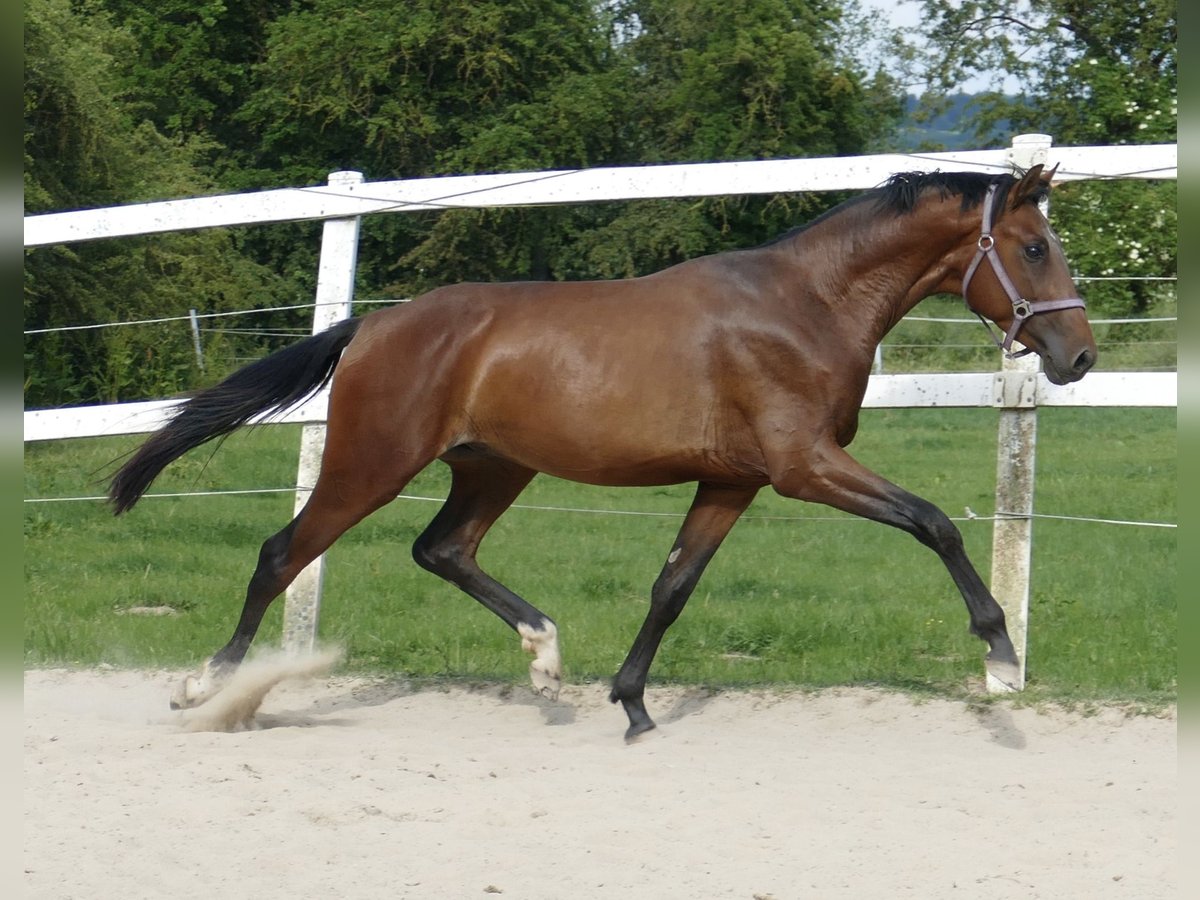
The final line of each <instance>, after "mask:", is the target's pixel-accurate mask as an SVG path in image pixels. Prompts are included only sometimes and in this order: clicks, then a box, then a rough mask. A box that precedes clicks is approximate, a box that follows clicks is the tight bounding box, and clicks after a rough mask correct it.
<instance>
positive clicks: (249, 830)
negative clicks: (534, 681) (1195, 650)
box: [24, 669, 1178, 900]
mask: <svg viewBox="0 0 1200 900" xmlns="http://www.w3.org/2000/svg"><path fill="white" fill-rule="evenodd" d="M181 674H182V673H176V672H132V671H113V670H109V671H67V670H57V669H55V670H36V671H28V672H26V673H25V676H24V731H25V741H24V803H25V808H24V869H25V874H24V886H25V890H26V896H27V897H29V898H53V900H68V898H79V900H84V898H86V900H104V898H110V897H111V898H118V897H119V898H122V900H133V898H155V900H158V898H168V897H169V898H192V897H196V898H206V900H211V898H212V897H233V898H241V897H254V898H256V900H271V898H288V900H297V898H315V897H330V898H372V900H373V898H410V897H411V898H438V900H440V898H450V900H456V898H485V897H489V896H494V895H502V896H503V897H505V898H522V900H523V898H530V900H535V898H537V900H540V898H547V900H567V898H570V900H592V898H634V900H640V898H647V900H663V898H688V900H692V898H724V897H735V898H743V900H754V898H759V900H762V898H774V900H790V898H820V900H825V898H864V900H875V898H883V897H889V898H893V897H901V898H903V897H912V898H922V900H940V898H970V900H989V898H1004V900H1011V898H1020V900H1035V898H1045V900H1072V898H1081V900H1082V898H1088V900H1103V898H1110V897H1113V898H1115V897H1121V898H1131V900H1156V898H1167V897H1174V896H1175V895H1176V877H1175V874H1176V873H1175V864H1176V852H1177V827H1176V826H1177V816H1178V809H1177V806H1178V790H1177V764H1176V759H1177V757H1176V718H1175V716H1174V715H1173V714H1171V715H1164V716H1161V717H1145V716H1141V717H1130V716H1126V715H1125V714H1123V713H1121V712H1119V711H1113V710H1106V711H1101V712H1099V713H1098V714H1095V715H1091V716H1084V715H1081V714H1078V713H1066V712H1063V711H1061V710H1055V711H1046V710H1042V711H1038V710H1033V709H1021V708H1013V707H1011V706H1009V705H999V706H993V707H989V708H986V709H977V708H973V707H971V706H969V705H967V704H964V703H961V702H950V701H927V702H915V701H913V700H912V699H909V698H906V697H904V696H900V695H896V694H890V693H885V692H875V691H868V690H837V691H828V692H822V693H818V694H802V693H771V692H723V693H709V692H705V691H699V690H685V689H680V688H652V689H651V690H650V691H649V692H648V694H647V699H648V705H649V706H650V709H651V712H652V714H653V715H655V717H656V719H657V721H658V723H659V726H660V727H659V729H658V730H657V731H655V732H651V733H650V734H649V735H648V736H647V737H646V738H645V739H643V740H641V741H639V742H636V743H634V744H632V745H628V746H627V745H626V744H625V743H624V742H623V740H622V733H623V730H624V727H625V718H624V715H623V713H622V712H621V710H620V708H619V707H613V706H611V705H610V704H609V703H608V702H607V701H606V698H605V687H604V686H602V685H574V686H572V685H568V686H566V687H564V689H563V692H562V695H561V697H560V699H559V700H558V701H557V702H549V701H545V700H542V699H540V698H536V697H534V696H533V695H532V692H530V691H526V690H522V689H511V688H500V687H495V686H479V687H474V688H472V687H469V686H442V687H436V688H430V687H422V688H414V687H412V686H409V685H405V684H402V683H396V682H384V681H374V680H364V679H354V678H348V677H337V676H335V677H325V678H319V679H316V680H312V681H306V682H303V683H286V684H284V685H281V686H280V687H278V688H277V689H276V690H275V691H273V692H272V693H271V694H270V695H269V696H268V697H267V699H266V702H265V703H264V705H263V707H262V708H261V710H260V711H259V714H258V716H257V719H256V725H257V727H256V728H255V729H254V730H250V731H241V732H237V733H211V732H202V733H190V732H187V731H185V730H184V729H183V728H181V726H180V720H179V718H178V714H176V713H171V712H170V710H169V709H168V708H167V698H168V696H169V694H170V691H171V688H172V686H173V684H174V682H175V681H176V679H177V678H178V677H179V676H180V675H181Z"/></svg>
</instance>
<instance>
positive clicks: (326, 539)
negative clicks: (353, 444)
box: [171, 470, 408, 709]
mask: <svg viewBox="0 0 1200 900" xmlns="http://www.w3.org/2000/svg"><path fill="white" fill-rule="evenodd" d="M407 480H408V479H407V478H404V479H400V480H399V482H398V483H399V487H396V488H395V489H394V490H392V489H389V490H387V491H380V489H379V484H378V482H374V483H373V481H372V479H370V478H368V477H367V476H366V474H365V471H364V470H359V471H358V472H356V473H353V474H351V473H349V472H339V473H338V474H336V475H327V474H325V472H322V474H321V477H320V478H318V479H317V483H316V485H315V486H314V487H313V492H312V495H311V496H310V497H309V499H308V503H307V504H305V506H304V509H302V510H301V511H300V513H299V514H298V515H297V516H296V518H294V519H293V520H292V521H291V522H290V523H289V524H288V525H287V527H286V528H284V529H283V530H282V531H280V532H278V533H277V534H275V535H273V536H272V537H270V538H268V539H267V540H266V542H265V543H263V545H262V550H261V551H260V552H259V555H258V565H257V567H256V568H255V570H254V575H253V576H251V578H250V583H249V585H248V586H247V588H246V601H245V604H244V605H243V606H242V614H241V617H240V618H239V619H238V623H237V627H236V628H235V629H234V632H233V637H231V638H230V640H229V642H228V643H227V644H226V645H225V646H224V647H222V648H221V649H220V650H218V651H217V652H216V653H215V654H213V656H212V657H211V658H210V659H209V660H208V661H207V662H205V663H204V665H203V666H202V667H201V669H200V671H199V672H198V673H197V674H195V675H189V676H187V677H186V678H184V679H183V681H182V682H181V683H180V684H178V685H177V686H176V688H175V691H174V693H173V694H172V695H171V708H172V709H187V708H190V707H194V706H199V705H200V704H201V703H203V702H204V701H206V700H208V699H209V698H210V697H212V696H213V695H214V694H215V693H216V692H217V691H219V690H220V689H221V687H222V686H223V684H224V682H225V681H227V680H228V678H229V676H230V675H232V674H233V672H234V671H235V670H236V669H237V667H238V666H239V665H240V664H241V662H242V660H243V658H245V656H246V651H247V650H249V649H250V643H251V641H253V640H254V636H255V634H257V633H258V627H259V625H260V624H261V623H262V620H263V616H264V615H265V614H266V611H267V608H268V607H269V606H270V605H271V601H272V600H274V599H275V598H276V597H277V596H279V594H281V593H283V591H284V590H285V589H286V588H287V586H288V585H289V584H291V583H292V581H293V580H294V579H295V578H296V576H297V575H299V574H300V571H301V570H302V569H303V568H304V567H305V566H307V565H308V564H309V563H310V562H312V561H313V560H314V559H316V558H317V557H318V556H320V555H321V554H322V553H324V552H325V551H326V550H328V549H329V547H330V546H331V545H332V544H333V542H334V541H336V540H337V539H338V538H339V537H340V536H341V535H342V534H343V533H344V532H345V531H346V530H347V529H348V528H350V527H351V526H352V525H354V524H355V523H356V522H358V521H360V520H361V519H362V518H364V517H365V516H367V515H369V514H370V513H372V512H374V511H375V510H376V509H379V507H381V506H383V505H385V504H386V503H388V502H390V501H391V500H393V499H394V498H395V496H396V494H397V493H399V491H400V490H401V489H402V488H403V486H404V483H406V482H407ZM390 483H392V484H395V483H397V482H395V481H392V482H390Z"/></svg>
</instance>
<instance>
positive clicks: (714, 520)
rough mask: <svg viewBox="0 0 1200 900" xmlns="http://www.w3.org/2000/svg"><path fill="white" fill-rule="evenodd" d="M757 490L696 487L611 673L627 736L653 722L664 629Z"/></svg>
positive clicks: (672, 619) (635, 733) (665, 629)
mask: <svg viewBox="0 0 1200 900" xmlns="http://www.w3.org/2000/svg"><path fill="white" fill-rule="evenodd" d="M756 493H758V488H757V487H754V488H730V487H718V486H715V485H710V484H701V485H700V486H699V488H698V489H697V491H696V497H695V499H694V500H693V501H692V506H691V509H689V510H688V514H687V517H686V518H685V519H684V521H683V527H682V528H680V530H679V536H678V537H677V538H676V539H675V544H674V547H673V548H672V550H671V553H670V555H668V556H667V562H666V565H664V566H663V569H662V572H661V573H660V574H659V576H658V580H657V581H655V582H654V588H653V590H652V591H651V592H650V612H649V613H647V615H646V621H645V622H644V623H643V624H642V628H641V630H640V631H639V632H638V635H637V638H636V639H635V640H634V642H633V647H632V648H631V649H630V651H629V655H628V656H627V657H626V658H625V662H624V664H623V665H622V666H621V670H620V671H619V672H618V673H617V675H616V677H615V678H614V679H613V687H612V693H611V694H610V696H609V699H610V700H612V702H613V703H616V702H617V701H620V703H621V705H622V706H623V707H624V708H625V714H626V715H627V716H628V717H629V728H628V730H627V731H626V732H625V740H627V741H631V740H633V739H634V738H636V737H637V736H638V735H639V734H642V733H643V732H646V731H649V730H650V729H652V728H654V720H653V719H651V718H650V715H649V713H647V712H646V704H645V701H644V699H643V696H644V694H645V691H646V678H647V676H648V674H649V672H650V664H651V663H652V662H653V661H654V655H655V653H656V652H657V651H658V646H659V644H660V643H661V642H662V639H663V635H664V634H666V632H667V629H668V628H669V627H670V626H671V623H672V622H674V621H675V620H676V619H677V618H679V614H680V613H681V612H682V611H683V607H684V604H686V603H687V600H688V597H690V596H691V595H692V591H693V590H694V589H695V587H696V583H697V582H698V581H699V580H700V576H701V575H702V574H703V573H704V569H705V567H706V566H707V565H708V562H709V560H711V559H712V558H713V555H714V554H715V553H716V552H717V548H718V547H719V546H720V545H721V541H723V540H724V539H725V536H726V535H727V534H728V533H729V529H730V528H732V527H733V523H734V522H736V521H737V519H738V517H739V516H740V515H741V514H742V513H743V512H744V511H745V509H746V507H747V506H749V505H750V501H751V500H753V499H754V495H755V494H756Z"/></svg>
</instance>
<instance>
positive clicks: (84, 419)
mask: <svg viewBox="0 0 1200 900" xmlns="http://www.w3.org/2000/svg"><path fill="white" fill-rule="evenodd" d="M1177 158H1178V150H1177V145H1175V144H1155V145H1148V146H1126V147H1054V148H1052V146H1051V141H1050V138H1049V136H1047V135H1040V134H1034V135H1019V136H1017V137H1016V138H1014V140H1013V144H1012V146H1011V147H1008V148H1003V149H995V150H972V151H963V152H954V153H925V154H881V155H874V156H860V157H837V158H824V159H786V160H764V161H752V162H731V163H702V164H691V165H658V166H630V167H620V168H596V169H571V170H562V171H549V172H524V173H506V174H499V175H467V176H452V177H443V178H418V179H406V180H403V181H381V182H365V181H363V180H362V176H361V175H360V174H359V173H357V172H335V173H333V174H332V175H331V176H330V178H329V184H328V185H317V186H312V187H304V188H287V189H283V190H270V191H261V192H257V193H249V194H232V195H225V196H218V197H199V198H191V199H184V200H169V201H163V202H157V203H141V204H131V205H127V206H120V207H112V208H108V209H96V210H80V211H75V212H60V213H49V214H44V215H37V216H27V217H26V218H25V246H26V247H40V246H47V245H51V244H60V243H69V242H74V241H88V240H99V239H103V238H117V237H123V236H132V235H139V234H153V233H160V232H166V231H183V230H189V229H196V228H215V227H224V226H233V225H252V224H266V223H272V222H293V221H305V220H310V221H311V220H325V221H326V226H325V232H324V235H323V239H322V248H321V262H320V271H319V273H318V284H317V306H316V307H315V313H314V321H313V329H314V331H319V330H322V329H324V328H326V327H328V326H329V325H331V324H333V322H335V321H337V320H338V319H340V318H344V317H346V316H349V315H350V302H351V299H352V292H353V283H354V269H355V263H356V250H357V243H358V223H359V221H360V219H361V217H362V216H364V215H373V214H380V213H397V212H414V211H421V210H438V209H456V208H467V207H500V206H532V205H546V204H568V203H587V202H596V201H612V200H632V199H647V198H665V197H702V196H722V195H724V196H728V195H737V194H777V193H785V192H792V191H836V190H865V189H869V188H872V187H876V186H877V185H879V184H881V183H882V182H883V181H885V180H886V179H887V178H888V177H889V176H891V175H893V174H895V173H896V172H904V171H911V170H914V169H923V170H929V169H942V170H947V169H955V170H966V171H981V172H999V171H1011V169H1012V168H1013V166H1019V167H1021V168H1028V167H1030V166H1032V165H1034V164H1036V163H1038V162H1043V163H1046V164H1048V165H1051V166H1055V165H1056V166H1057V167H1058V169H1057V173H1056V175H1055V179H1056V181H1077V180H1086V179H1127V178H1135V179H1174V178H1176V177H1177V165H1178V163H1177ZM1030 363H1032V364H1033V366H1034V368H1029V367H1028V366H1029V364H1030ZM173 403H174V401H169V400H153V401H148V402H142V403H118V404H110V405H104V406H88V407H76V408H69V409H53V410H26V411H25V414H24V430H25V434H24V439H25V441H26V442H29V441H50V440H60V439H64V438H74V437H92V436H103V435H118V434H136V433H143V432H149V431H154V430H156V429H157V428H159V427H161V426H162V425H163V424H164V423H165V422H166V420H167V418H168V413H169V410H170V408H171V407H172V406H173ZM326 404H327V394H326V393H324V392H322V393H320V394H318V395H317V396H315V397H313V398H311V399H310V400H309V401H307V402H306V403H304V404H302V405H300V406H297V407H295V408H293V409H292V410H289V411H288V412H286V413H285V414H284V415H282V416H278V417H275V418H273V419H271V421H272V422H281V423H282V422H292V423H295V422H299V423H303V424H305V426H306V427H305V434H304V438H303V443H302V448H301V459H300V472H299V477H298V480H297V484H298V485H300V486H307V485H311V484H312V483H313V482H314V480H315V477H316V467H317V465H318V462H319V456H320V453H319V450H320V447H321V442H322V439H323V432H324V425H323V423H324V419H325V411H326ZM864 405H865V406H867V407H893V408H895V407H929V406H943V407H996V408H1000V409H1002V410H1004V412H1003V413H1002V421H1001V426H1000V435H999V440H998V451H997V476H998V477H997V481H998V494H997V507H996V508H997V510H998V511H1001V510H1002V511H1004V512H1005V513H1006V514H1007V516H1006V518H1004V519H1002V520H999V521H997V522H996V523H995V531H994V539H993V558H992V572H993V573H1005V574H1004V575H1002V576H1001V575H999V574H994V576H993V585H992V588H993V592H994V593H995V594H996V597H997V600H999V601H1000V603H1001V605H1002V606H1004V608H1005V611H1006V613H1007V614H1008V618H1009V622H1010V630H1011V631H1012V632H1013V640H1014V643H1015V644H1016V645H1017V648H1018V652H1019V655H1020V657H1021V661H1022V683H1023V677H1024V674H1023V669H1024V658H1025V652H1024V651H1025V634H1026V628H1027V612H1028V601H1029V569H1030V565H1029V560H1030V554H1031V545H1032V541H1031V516H1032V512H1033V508H1032V472H1033V467H1034V450H1035V443H1034V442H1035V434H1036V409H1037V407H1038V406H1159V407H1174V406H1177V379H1176V375H1175V373H1104V372H1094V373H1092V374H1089V375H1088V377H1087V378H1086V379H1084V380H1083V381H1082V382H1078V383H1076V384H1073V385H1067V386H1055V385H1052V384H1050V383H1049V381H1047V380H1046V378H1045V377H1044V376H1042V375H1041V374H1039V373H1038V372H1037V371H1036V361H1035V360H1033V359H1032V358H1029V359H1027V360H1026V361H1025V364H1024V365H1015V366H1006V367H1005V368H1004V370H1003V371H1001V372H991V373H972V374H952V375H945V374H937V375H935V374H925V375H873V376H871V380H870V383H869V386H868V389H867V395H866V399H865V402H864ZM1014 484H1015V485H1019V486H1020V489H1019V490H1018V491H1017V492H1016V493H1015V494H1014V492H1013V485H1014ZM306 497H307V492H306V491H304V490H300V489H298V490H297V499H296V503H297V508H299V507H300V506H301V505H302V504H303V502H304V499H305V498H306ZM322 567H323V560H322V559H318V560H317V561H315V562H314V563H313V564H312V565H311V566H310V567H309V569H307V570H305V573H304V574H303V575H302V577H301V578H299V579H297V582H296V583H295V584H293V586H292V588H290V589H289V591H288V596H287V603H286V607H285V613H284V617H285V621H284V640H285V643H286V644H287V645H288V646H289V647H293V648H299V647H304V646H310V645H311V644H312V642H313V640H314V639H315V633H316V624H317V613H318V610H319V604H320V582H321V572H322ZM1018 686H1020V685H1018ZM992 687H993V688H994V689H999V687H1000V686H999V685H992Z"/></svg>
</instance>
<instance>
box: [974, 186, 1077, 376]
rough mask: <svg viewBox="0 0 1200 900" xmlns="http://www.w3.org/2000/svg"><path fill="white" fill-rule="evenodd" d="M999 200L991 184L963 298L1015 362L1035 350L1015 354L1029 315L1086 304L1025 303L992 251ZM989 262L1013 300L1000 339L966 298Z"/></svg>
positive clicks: (1068, 300)
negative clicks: (981, 267)
mask: <svg viewBox="0 0 1200 900" xmlns="http://www.w3.org/2000/svg"><path fill="white" fill-rule="evenodd" d="M995 198H996V185H994V184H993V185H991V186H990V187H989V188H988V192H987V197H986V198H985V199H984V201H983V222H982V224H981V226H980V234H979V240H978V241H977V242H976V247H977V249H976V251H975V258H974V259H973V260H971V265H969V266H967V272H966V274H965V275H964V276H963V283H962V295H963V301H964V302H965V303H966V304H967V309H969V310H971V312H973V313H975V315H977V316H979V321H980V322H982V323H983V325H984V327H985V328H986V329H987V331H988V334H989V335H991V338H992V340H993V341H994V342H995V344H996V346H997V347H999V348H1000V349H1001V350H1003V351H1004V355H1005V356H1007V357H1008V358H1009V359H1016V358H1017V357H1020V356H1025V355H1026V354H1028V353H1032V352H1033V351H1032V350H1030V349H1028V348H1026V349H1024V350H1021V351H1020V352H1018V353H1013V352H1012V343H1013V341H1014V340H1015V339H1016V337H1017V333H1018V332H1019V331H1020V330H1021V326H1023V325H1024V324H1025V320H1026V319H1028V318H1029V317H1030V316H1034V315H1036V314H1038V313H1046V312H1054V311H1055V310H1059V309H1083V308H1085V304H1084V302H1083V300H1082V299H1081V298H1079V297H1065V298H1063V299H1061V300H1026V299H1025V298H1024V297H1022V296H1021V294H1020V292H1019V291H1018V290H1017V289H1016V287H1015V286H1014V285H1013V282H1012V279H1011V278H1009V277H1008V272H1006V271H1005V270H1004V264H1003V263H1002V262H1001V261H1000V255H999V254H998V253H993V252H992V251H993V250H994V249H995V247H996V239H995V238H994V237H992V205H993V202H994V201H995ZM985 258H986V259H987V261H988V262H989V263H991V264H992V271H993V272H995V273H996V280H997V281H999V282H1000V285H1001V287H1003V288H1004V292H1005V293H1006V294H1008V299H1009V300H1010V301H1012V308H1013V321H1012V324H1011V325H1010V326H1009V327H1008V331H1007V332H1005V334H1004V339H1003V340H1001V339H1000V338H998V337H997V336H996V333H995V332H994V331H992V326H991V325H989V324H988V321H987V319H985V318H984V317H983V315H982V314H981V313H980V312H978V311H977V310H975V309H973V308H972V307H971V301H970V300H969V299H968V298H967V287H968V286H969V285H970V284H971V279H972V278H973V277H975V270H976V269H978V268H979V264H980V263H981V262H983V260H984V259H985Z"/></svg>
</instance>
